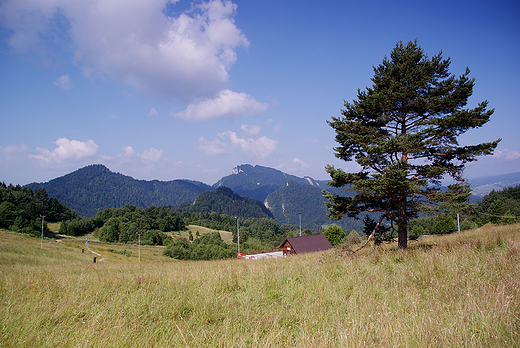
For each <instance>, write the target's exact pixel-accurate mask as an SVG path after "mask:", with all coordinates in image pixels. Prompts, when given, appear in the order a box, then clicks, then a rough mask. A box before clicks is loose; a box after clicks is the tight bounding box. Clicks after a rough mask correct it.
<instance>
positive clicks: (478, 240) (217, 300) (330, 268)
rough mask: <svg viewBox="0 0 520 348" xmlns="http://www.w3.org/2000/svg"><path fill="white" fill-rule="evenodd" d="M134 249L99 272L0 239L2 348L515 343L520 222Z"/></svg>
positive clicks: (61, 252) (54, 246) (53, 251)
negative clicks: (229, 254) (265, 252)
mask: <svg viewBox="0 0 520 348" xmlns="http://www.w3.org/2000/svg"><path fill="white" fill-rule="evenodd" d="M100 248H101V246H99V247H98V250H100ZM126 248H128V246H127V247H126ZM103 252H104V251H103ZM136 255H137V251H136V250H132V257H131V258H125V257H124V256H123V257H122V258H123V259H124V262H123V259H121V260H120V259H119V258H116V257H113V258H112V257H109V255H108V253H107V254H106V255H104V256H106V257H104V261H103V262H97V263H95V264H94V263H92V259H91V256H92V255H86V254H82V253H81V252H80V251H78V247H77V246H76V247H74V246H72V245H71V244H68V245H67V244H66V243H46V244H44V249H43V250H42V249H40V242H39V240H37V239H34V238H28V237H23V236H19V235H14V234H9V233H0V328H1V334H0V346H2V347H239V346H240V347H244V346H245V347H289V346H291V347H294V346H297V347H515V346H519V337H520V336H519V332H520V325H519V324H520V319H519V318H520V296H519V295H520V290H519V289H520V275H519V274H520V272H519V271H520V269H519V268H520V266H519V265H520V262H519V261H520V225H514V226H506V227H486V228H484V229H481V230H479V231H471V232H465V233H461V234H460V235H458V234H457V235H450V236H444V237H436V238H429V239H427V240H420V241H418V242H411V244H410V248H409V250H408V251H406V252H400V251H396V250H393V249H392V248H387V249H380V250H378V251H374V249H372V248H367V249H364V250H363V251H362V252H361V253H360V254H356V255H354V256H348V255H346V254H341V253H337V252H327V253H320V254H311V255H301V256H293V257H288V258H286V259H271V260H255V261H252V260H236V259H233V260H221V261H199V262H190V261H183V262H181V261H173V260H169V259H166V258H164V257H162V256H160V252H158V253H155V255H154V253H151V252H149V253H148V254H147V257H146V260H145V261H144V262H141V263H138V262H137V260H136ZM154 256H155V257H154ZM128 260H130V261H128Z"/></svg>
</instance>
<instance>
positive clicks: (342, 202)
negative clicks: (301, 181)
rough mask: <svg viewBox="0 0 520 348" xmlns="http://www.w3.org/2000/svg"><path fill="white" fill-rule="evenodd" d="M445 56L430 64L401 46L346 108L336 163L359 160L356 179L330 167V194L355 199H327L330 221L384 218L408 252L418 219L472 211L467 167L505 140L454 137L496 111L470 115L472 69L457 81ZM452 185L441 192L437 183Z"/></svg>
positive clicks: (338, 123) (411, 46)
mask: <svg viewBox="0 0 520 348" xmlns="http://www.w3.org/2000/svg"><path fill="white" fill-rule="evenodd" d="M449 66H450V59H449V58H447V59H444V58H443V57H442V52H440V53H439V54H438V55H435V56H433V57H431V58H429V57H428V56H427V55H426V53H425V52H424V51H423V49H422V48H421V47H420V46H419V45H418V43H417V40H415V41H410V42H408V43H407V44H403V43H402V42H399V43H397V45H396V46H395V48H394V49H393V50H392V52H391V54H390V58H387V57H385V58H384V59H383V62H382V64H380V65H378V66H377V67H374V77H373V78H372V82H373V85H372V87H370V88H366V90H365V91H361V90H358V94H357V100H354V101H353V102H352V103H349V102H345V104H344V106H345V109H344V110H342V111H341V114H342V116H340V117H332V120H331V121H328V123H329V125H330V126H331V127H332V128H334V130H335V132H336V137H335V140H336V142H337V143H338V146H337V147H335V148H334V151H335V156H336V157H337V158H340V159H342V160H344V161H352V160H355V161H356V162H357V163H358V164H359V165H360V167H361V170H360V171H359V172H357V173H346V172H345V171H343V170H342V169H339V168H335V167H334V166H330V165H328V166H327V167H326V170H327V172H328V173H329V174H330V176H331V181H330V182H329V183H328V184H329V185H331V186H333V187H343V186H346V187H347V188H346V189H347V190H349V189H351V190H353V191H354V192H355V195H354V196H353V197H340V196H338V195H335V194H332V193H328V192H325V191H324V192H323V194H324V196H325V197H326V198H327V199H328V202H327V206H328V208H329V211H330V216H331V218H334V219H338V220H339V219H341V218H342V217H343V216H345V215H347V216H350V217H357V215H358V214H359V213H360V212H362V211H369V212H378V213H380V214H381V215H380V218H381V220H380V221H386V222H389V223H390V224H392V225H393V224H394V223H395V224H397V229H398V246H399V248H406V247H407V222H408V220H410V219H412V218H414V217H416V216H417V215H418V213H419V212H427V213H433V212H435V211H449V210H451V209H462V208H464V207H466V206H467V200H468V197H469V195H470V187H469V185H468V184H467V183H466V182H465V181H464V179H463V176H462V173H463V170H464V167H465V165H466V164H467V163H468V162H472V161H475V160H476V159H477V157H478V156H480V155H489V154H492V153H493V150H494V149H495V148H496V146H497V145H498V143H499V141H500V139H498V140H495V141H491V142H487V143H481V144H477V145H467V146H461V145H459V143H458V140H457V137H458V136H460V135H461V134H463V133H465V132H466V131H468V130H470V129H472V128H478V127H481V126H483V125H484V124H485V123H487V122H488V121H489V119H490V116H491V115H492V114H493V112H494V110H486V108H487V105H488V102H487V101H483V102H481V103H479V104H478V105H477V106H476V107H475V108H472V109H468V108H466V105H467V102H468V98H469V97H470V96H471V95H472V94H473V87H474V84H475V79H473V78H469V77H468V76H469V73H470V71H469V69H466V71H465V72H464V74H462V75H460V76H459V77H458V78H457V77H455V76H454V75H452V74H450V73H449ZM445 176H451V177H452V178H453V180H454V181H453V184H452V185H450V186H449V187H448V188H447V189H445V190H441V188H440V180H441V179H443V178H444V177H445Z"/></svg>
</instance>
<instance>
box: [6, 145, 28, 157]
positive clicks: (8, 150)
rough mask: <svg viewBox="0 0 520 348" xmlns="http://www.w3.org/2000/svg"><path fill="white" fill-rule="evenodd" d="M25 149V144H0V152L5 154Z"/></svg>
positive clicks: (13, 153)
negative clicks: (4, 145) (3, 145)
mask: <svg viewBox="0 0 520 348" xmlns="http://www.w3.org/2000/svg"><path fill="white" fill-rule="evenodd" d="M25 151H27V145H25V144H23V143H22V144H20V146H14V145H9V146H6V147H2V146H0V152H1V153H2V154H5V155H15V154H17V153H22V152H25Z"/></svg>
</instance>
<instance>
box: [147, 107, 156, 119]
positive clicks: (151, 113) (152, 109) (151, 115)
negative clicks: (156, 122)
mask: <svg viewBox="0 0 520 348" xmlns="http://www.w3.org/2000/svg"><path fill="white" fill-rule="evenodd" d="M157 115H158V114H157V110H155V108H151V109H150V111H148V113H147V114H146V116H149V117H157Z"/></svg>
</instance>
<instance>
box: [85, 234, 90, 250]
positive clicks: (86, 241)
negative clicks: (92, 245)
mask: <svg viewBox="0 0 520 348" xmlns="http://www.w3.org/2000/svg"><path fill="white" fill-rule="evenodd" d="M89 242H90V241H89V240H88V238H86V239H85V250H86V251H87V254H88V244H89Z"/></svg>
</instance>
